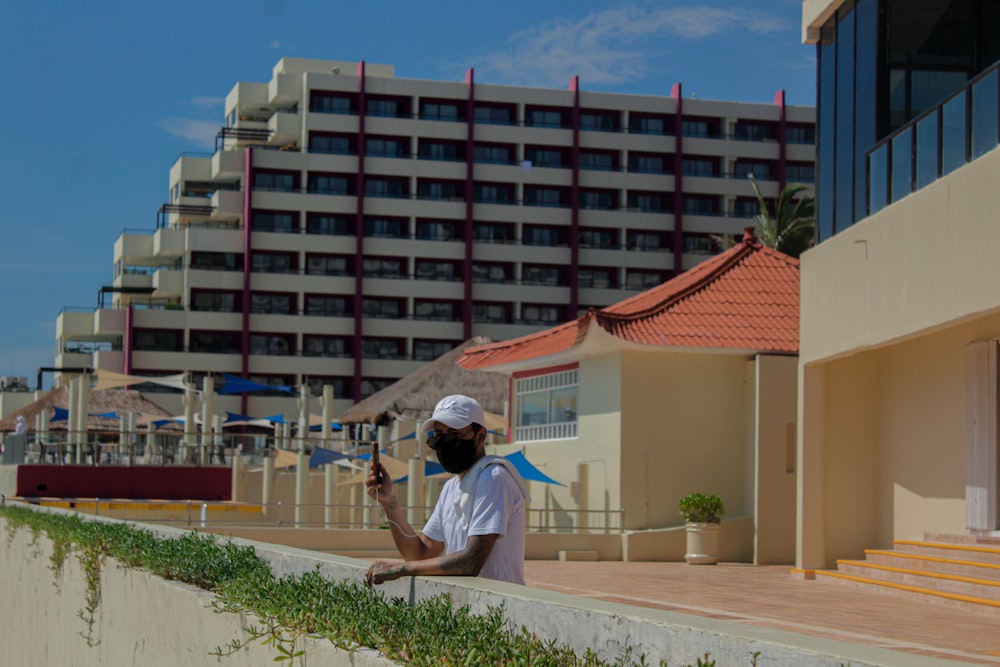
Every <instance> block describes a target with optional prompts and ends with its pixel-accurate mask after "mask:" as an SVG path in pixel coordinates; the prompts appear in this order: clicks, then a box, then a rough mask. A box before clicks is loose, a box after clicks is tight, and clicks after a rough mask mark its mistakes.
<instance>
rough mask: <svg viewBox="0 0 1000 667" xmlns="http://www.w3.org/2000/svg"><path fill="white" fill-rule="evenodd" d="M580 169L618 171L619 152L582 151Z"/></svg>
mask: <svg viewBox="0 0 1000 667" xmlns="http://www.w3.org/2000/svg"><path fill="white" fill-rule="evenodd" d="M580 169H586V170H588V171H617V170H618V154H617V153H614V152H611V151H580Z"/></svg>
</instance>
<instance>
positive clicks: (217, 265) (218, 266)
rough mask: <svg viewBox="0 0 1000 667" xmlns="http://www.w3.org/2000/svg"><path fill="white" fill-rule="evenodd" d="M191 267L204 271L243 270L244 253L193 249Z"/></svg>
mask: <svg viewBox="0 0 1000 667" xmlns="http://www.w3.org/2000/svg"><path fill="white" fill-rule="evenodd" d="M191 268H192V269H200V270H202V271H242V270H243V255H242V254H241V253H237V252H198V251H193V252H192V253H191Z"/></svg>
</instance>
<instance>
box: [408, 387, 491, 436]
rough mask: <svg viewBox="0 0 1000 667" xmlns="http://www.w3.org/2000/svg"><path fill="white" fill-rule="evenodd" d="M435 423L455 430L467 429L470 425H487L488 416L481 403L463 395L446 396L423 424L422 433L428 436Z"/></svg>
mask: <svg viewBox="0 0 1000 667" xmlns="http://www.w3.org/2000/svg"><path fill="white" fill-rule="evenodd" d="M434 422H441V423H442V424H445V425H446V426H450V427H451V428H454V429H461V428H465V427H466V426H468V425H469V424H473V423H475V424H479V425H480V426H485V425H486V415H485V414H484V413H483V406H481V405H479V401H477V400H476V399H474V398H469V397H468V396H462V395H461V394H454V395H452V396H445V397H444V398H442V399H441V400H440V401H438V404H437V405H436V406H435V407H434V414H432V415H431V418H430V419H428V420H427V421H425V422H424V423H423V426H422V427H421V428H422V432H423V433H424V434H425V435H426V434H427V433H428V432H430V431H431V430H432V427H433V426H434Z"/></svg>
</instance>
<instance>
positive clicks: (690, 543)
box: [680, 493, 726, 565]
mask: <svg viewBox="0 0 1000 667" xmlns="http://www.w3.org/2000/svg"><path fill="white" fill-rule="evenodd" d="M680 510H681V517H683V518H684V521H685V522H687V553H685V554H684V560H686V561H687V562H688V563H691V564H693V565H715V564H716V563H718V562H719V560H720V558H719V553H720V552H719V537H720V529H721V528H722V515H723V514H724V513H725V511H726V508H725V505H724V504H723V502H722V498H720V497H719V496H716V495H713V494H705V493H691V494H688V495H686V496H684V497H683V498H681V501H680Z"/></svg>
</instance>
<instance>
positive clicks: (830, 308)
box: [797, 0, 1000, 568]
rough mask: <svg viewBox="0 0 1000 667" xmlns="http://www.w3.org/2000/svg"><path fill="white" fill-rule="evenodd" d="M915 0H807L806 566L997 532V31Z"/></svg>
mask: <svg viewBox="0 0 1000 667" xmlns="http://www.w3.org/2000/svg"><path fill="white" fill-rule="evenodd" d="M916 4H917V3H893V5H892V9H891V10H890V11H888V12H886V13H885V14H884V15H880V13H879V11H878V10H879V5H880V3H878V2H875V0H859V1H858V2H854V3H846V2H844V3H841V2H819V1H816V2H814V1H811V0H808V1H807V2H805V3H804V4H803V34H804V38H805V40H806V41H807V42H810V43H817V44H818V61H819V91H820V97H819V103H818V136H819V142H818V143H819V147H818V166H817V188H816V189H817V193H818V201H817V208H818V214H819V226H820V232H821V243H820V244H819V245H818V246H817V247H815V248H814V249H812V250H810V251H808V252H806V253H805V254H804V255H803V256H802V265H801V269H802V328H801V349H800V380H799V429H800V431H799V458H800V474H799V481H798V487H799V488H798V546H797V565H798V567H800V568H831V567H834V566H835V561H836V559H838V558H859V557H861V556H862V555H863V553H862V552H863V550H864V549H866V548H890V547H891V546H892V541H893V540H894V539H916V540H919V539H923V538H924V536H925V534H935V533H940V534H968V533H974V534H997V530H998V529H1000V525H998V523H1000V511H998V507H1000V496H998V483H997V479H998V456H997V454H998V433H997V412H998V402H997V388H998V378H1000V375H998V372H1000V370H998V365H997V357H998V354H997V341H998V340H1000V291H998V290H997V288H996V284H995V283H994V281H993V277H994V276H997V278H998V279H1000V259H998V250H997V249H998V248H1000V225H998V224H997V211H1000V189H998V187H997V183H998V182H1000V181H998V177H1000V151H997V150H996V146H997V136H998V126H997V119H998V113H997V110H998V103H997V101H998V80H1000V75H998V71H997V67H996V65H995V64H994V61H995V60H996V58H997V56H998V55H1000V50H998V45H1000V31H998V29H997V23H996V22H995V21H986V20H980V19H978V18H977V17H976V15H975V12H978V11H979V10H980V9H981V8H980V7H979V5H980V4H982V3H979V2H973V3H969V5H968V8H969V10H970V11H971V12H973V14H963V11H964V10H962V9H958V8H957V6H953V5H954V4H955V3H948V2H929V3H919V7H918V6H916ZM962 6H963V7H965V5H962ZM990 6H992V7H995V6H996V5H995V3H994V4H993V5H990ZM918 10H919V11H918ZM880 16H881V17H882V18H879V17H880ZM943 35H950V37H949V39H947V40H944V41H940V39H939V38H940V37H941V36H943ZM883 39H888V40H889V42H890V43H892V44H894V45H897V46H898V48H899V49H900V50H901V52H900V53H896V52H893V53H892V54H891V56H890V59H891V62H892V63H896V64H894V65H892V68H891V69H892V72H879V71H878V70H877V67H878V65H877V63H878V62H881V61H880V60H879V59H878V58H873V57H869V56H870V55H871V54H873V53H875V51H876V50H877V49H879V48H880V47H879V44H881V43H883V42H882V41H880V40H883ZM939 49H945V50H948V49H952V50H953V52H948V53H947V54H946V53H944V52H943V51H939ZM905 50H909V52H908V53H903V52H902V51H905ZM932 55H937V56H944V55H947V56H950V59H949V60H948V62H947V64H945V63H944V61H943V60H935V59H934V58H931V57H930V56H932ZM834 65H836V67H834ZM956 65H957V68H956ZM837 72H839V73H840V74H839V76H841V77H842V79H841V82H845V81H847V80H852V81H854V82H855V87H854V88H851V87H850V86H847V85H840V86H838V81H837V80H836V76H837V74H836V73H837ZM880 77H884V78H880ZM831 78H832V79H833V80H831ZM848 78H849V79H848ZM889 80H892V81H894V82H896V83H898V84H899V87H897V88H895V89H894V91H893V93H892V94H891V95H890V91H888V90H887V89H884V88H880V87H879V86H880V84H878V83H877V82H878V81H889ZM904 82H905V83H904ZM921 82H922V83H923V84H925V85H926V86H927V87H926V88H924V89H921V87H920V86H921ZM869 87H870V88H869ZM848 117H851V118H855V119H858V118H863V119H864V120H860V121H857V123H858V124H857V125H856V126H855V127H851V126H850V122H849V121H847V120H845V119H846V118H848ZM838 119H841V120H839V121H838ZM859 174H860V176H861V178H860V179H859V178H856V176H857V175H859Z"/></svg>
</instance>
